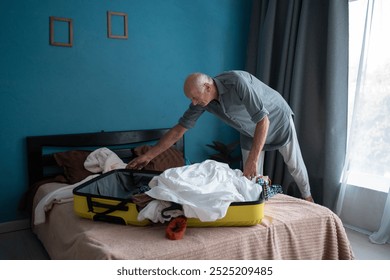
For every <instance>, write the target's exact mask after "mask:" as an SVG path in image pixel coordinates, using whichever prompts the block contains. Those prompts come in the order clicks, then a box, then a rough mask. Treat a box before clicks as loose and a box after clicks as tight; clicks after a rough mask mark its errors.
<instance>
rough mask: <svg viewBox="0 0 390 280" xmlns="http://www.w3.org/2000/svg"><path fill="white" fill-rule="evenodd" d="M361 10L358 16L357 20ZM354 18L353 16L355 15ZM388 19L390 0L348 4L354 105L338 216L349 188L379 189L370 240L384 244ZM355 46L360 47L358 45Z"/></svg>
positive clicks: (389, 121)
mask: <svg viewBox="0 0 390 280" xmlns="http://www.w3.org/2000/svg"><path fill="white" fill-rule="evenodd" d="M351 5H354V6H353V7H352V6H351ZM357 7H359V9H360V10H359V11H360V12H361V14H360V16H357V14H358V12H359V11H358V12H356V11H357V10H356V9H357ZM352 12H354V13H355V14H353V15H352V14H351V13H352ZM389 18H390V1H388V0H354V1H353V2H352V1H350V68H349V69H350V71H349V75H350V82H349V84H350V86H349V91H350V92H352V93H354V94H352V95H351V94H349V98H351V101H352V102H351V106H350V108H349V111H350V112H351V115H350V119H349V120H350V124H349V133H348V144H347V155H346V161H345V165H344V170H343V175H342V178H341V188H340V194H339V198H338V201H337V205H336V213H337V214H339V215H340V213H341V211H342V208H343V203H344V200H345V195H346V188H347V187H348V185H351V184H352V185H354V184H353V183H356V184H358V185H359V186H362V187H369V188H371V187H377V189H379V190H380V191H381V192H384V194H386V193H387V200H386V203H385V207H384V211H383V216H382V219H381V224H380V227H379V229H378V231H377V232H374V233H373V234H372V235H370V240H371V241H372V242H374V243H381V244H383V243H386V242H389V241H390V238H389V237H390V195H389V187H390V178H389V176H390V152H389V151H390V55H389V52H390V51H389V50H390V37H389V36H388V34H387V33H388V32H389V29H390V21H389ZM359 20H360V22H359ZM353 28H355V29H353ZM352 30H354V31H355V32H352ZM356 34H357V35H356ZM359 36H360V37H359ZM353 40H354V41H353ZM351 42H354V43H353V44H355V45H353V44H351ZM356 42H359V44H357V45H356ZM355 57H356V58H357V59H356V63H355V66H354V58H355ZM351 65H352V66H351ZM351 182H353V183H351ZM370 184H371V185H370ZM372 184H376V185H377V186H372ZM368 199H369V198H368Z"/></svg>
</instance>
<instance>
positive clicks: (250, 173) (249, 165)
mask: <svg viewBox="0 0 390 280" xmlns="http://www.w3.org/2000/svg"><path fill="white" fill-rule="evenodd" d="M268 127H269V119H268V117H267V116H265V117H264V118H263V119H261V120H260V121H259V122H258V123H257V124H256V129H255V135H254V137H253V143H252V148H251V150H250V152H249V155H248V159H247V160H246V162H245V164H244V174H243V175H244V176H245V177H247V178H251V177H252V178H253V177H256V176H257V175H259V174H257V165H258V160H259V156H260V153H261V151H262V150H263V147H264V144H265V140H266V138H267V133H268ZM261 175H262V174H261Z"/></svg>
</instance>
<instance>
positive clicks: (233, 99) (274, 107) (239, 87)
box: [179, 71, 293, 151]
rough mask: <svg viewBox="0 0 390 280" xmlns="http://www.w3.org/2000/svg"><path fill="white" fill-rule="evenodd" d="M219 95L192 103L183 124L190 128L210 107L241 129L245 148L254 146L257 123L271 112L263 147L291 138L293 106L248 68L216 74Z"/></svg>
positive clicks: (231, 124) (228, 122) (268, 147)
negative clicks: (198, 102) (208, 101)
mask: <svg viewBox="0 0 390 280" xmlns="http://www.w3.org/2000/svg"><path fill="white" fill-rule="evenodd" d="M213 80H214V82H215V85H216V87H217V90H218V94H219V99H218V101H217V100H213V101H212V102H210V103H209V104H208V105H207V106H205V107H202V106H199V105H193V104H192V103H191V104H190V106H189V108H188V109H187V110H186V111H185V112H184V114H183V116H182V117H181V118H180V119H179V124H180V125H182V126H183V127H185V128H187V129H190V128H192V127H194V126H195V123H196V121H197V120H198V118H199V117H200V116H201V115H202V114H203V113H204V112H205V111H208V112H210V113H212V114H214V115H215V116H217V117H218V118H220V119H221V120H222V121H224V122H225V123H226V124H228V125H230V126H231V127H233V128H235V129H236V130H237V131H238V132H239V133H240V142H241V148H242V149H245V150H250V149H251V147H252V142H253V136H254V133H255V128H256V124H257V123H258V122H259V121H261V120H262V119H263V118H264V117H265V116H268V118H269V121H270V125H269V129H268V134H267V138H266V143H265V145H264V148H263V150H266V151H267V150H268V151H269V150H276V149H279V148H280V147H282V146H284V145H286V144H287V143H288V142H289V141H290V138H291V128H290V117H291V116H292V115H293V112H292V110H291V108H290V107H289V106H288V104H287V102H286V101H285V100H284V99H283V97H282V96H281V95H280V94H279V93H278V92H277V91H275V90H273V89H272V88H270V87H269V86H267V85H266V84H264V83H263V82H261V81H260V80H259V79H257V78H256V77H255V76H253V75H251V74H249V73H247V72H244V71H229V72H224V73H222V74H220V75H218V76H216V77H214V78H213Z"/></svg>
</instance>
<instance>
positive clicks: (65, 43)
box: [50, 16, 73, 47]
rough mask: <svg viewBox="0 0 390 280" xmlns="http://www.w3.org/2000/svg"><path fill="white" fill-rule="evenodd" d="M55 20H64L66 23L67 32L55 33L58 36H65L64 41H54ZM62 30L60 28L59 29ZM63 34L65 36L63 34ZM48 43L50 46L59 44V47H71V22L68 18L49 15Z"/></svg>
mask: <svg viewBox="0 0 390 280" xmlns="http://www.w3.org/2000/svg"><path fill="white" fill-rule="evenodd" d="M56 22H57V23H58V22H60V23H61V22H65V23H67V32H68V33H67V34H57V39H58V37H60V38H67V39H66V40H64V41H56V36H55V35H56V34H55V28H54V27H55V25H56ZM61 31H62V30H61ZM64 35H65V36H64ZM50 45H52V46H60V47H72V46H73V23H72V19H70V18H61V17H53V16H51V17H50Z"/></svg>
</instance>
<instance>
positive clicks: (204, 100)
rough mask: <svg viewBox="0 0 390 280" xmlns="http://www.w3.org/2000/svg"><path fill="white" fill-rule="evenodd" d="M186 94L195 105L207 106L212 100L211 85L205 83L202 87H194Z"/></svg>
mask: <svg viewBox="0 0 390 280" xmlns="http://www.w3.org/2000/svg"><path fill="white" fill-rule="evenodd" d="M186 96H187V97H188V98H189V99H190V100H191V102H192V104H193V105H199V106H202V107H205V106H207V105H208V104H209V103H210V102H211V100H212V97H211V94H210V86H209V85H208V84H203V85H202V87H201V88H192V89H191V90H190V91H189V92H188V93H186Z"/></svg>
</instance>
